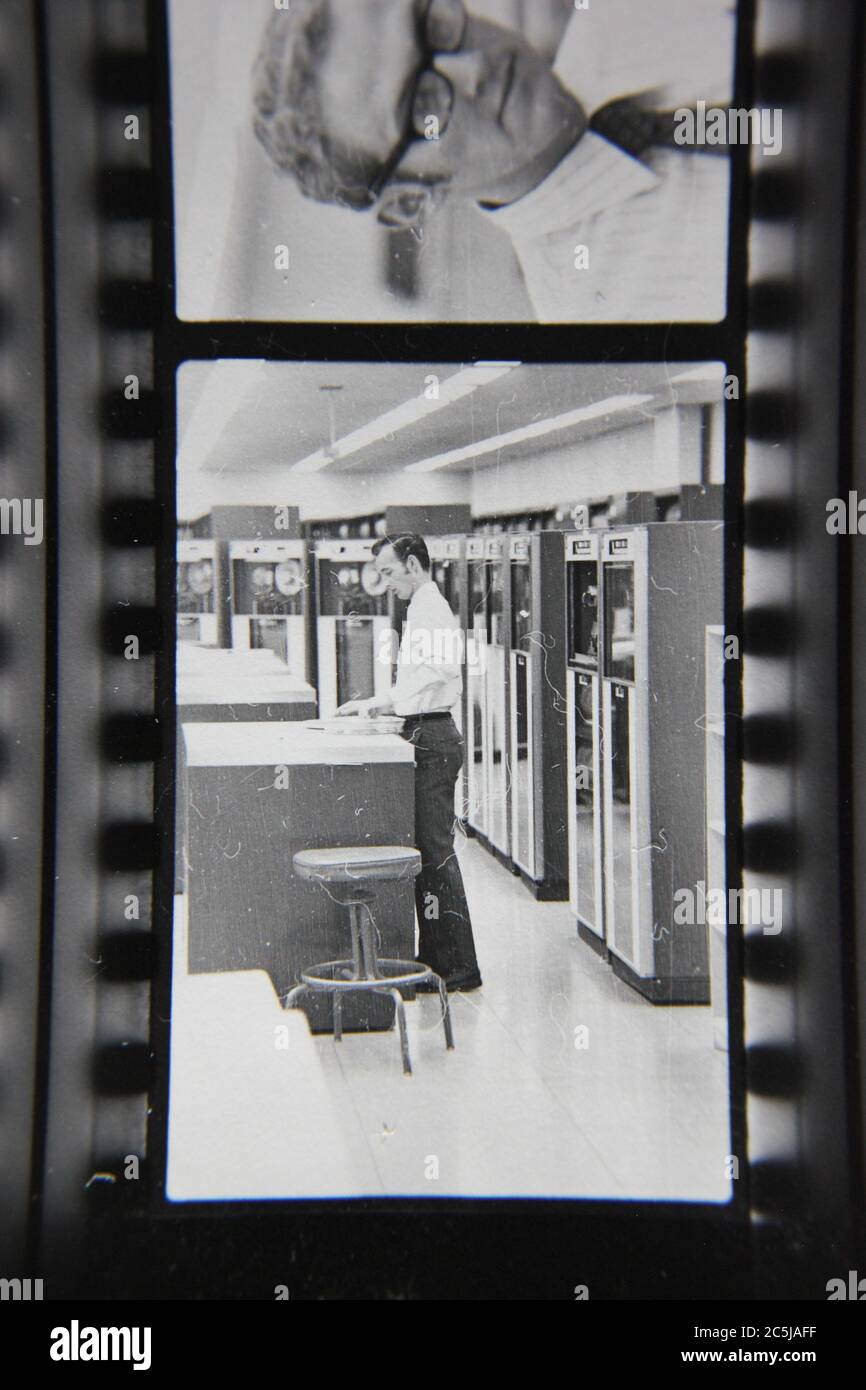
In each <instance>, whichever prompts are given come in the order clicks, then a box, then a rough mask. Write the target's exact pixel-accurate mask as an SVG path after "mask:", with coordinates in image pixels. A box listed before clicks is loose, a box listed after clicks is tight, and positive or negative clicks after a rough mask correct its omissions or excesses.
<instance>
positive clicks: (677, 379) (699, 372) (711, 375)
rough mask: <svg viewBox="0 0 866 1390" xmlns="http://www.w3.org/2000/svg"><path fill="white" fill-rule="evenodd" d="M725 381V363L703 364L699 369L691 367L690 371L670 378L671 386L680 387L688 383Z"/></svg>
mask: <svg viewBox="0 0 866 1390" xmlns="http://www.w3.org/2000/svg"><path fill="white" fill-rule="evenodd" d="M724 379H725V364H724V362H701V363H700V365H699V366H697V367H689V369H688V371H685V372H678V373H677V375H676V376H672V377H670V384H671V386H679V385H682V384H684V383H685V382H687V381H724Z"/></svg>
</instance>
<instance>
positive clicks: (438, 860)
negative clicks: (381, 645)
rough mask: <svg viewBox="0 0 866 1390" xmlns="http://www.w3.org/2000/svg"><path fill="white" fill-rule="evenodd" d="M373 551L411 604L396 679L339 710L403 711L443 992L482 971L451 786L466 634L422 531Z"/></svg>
mask: <svg viewBox="0 0 866 1390" xmlns="http://www.w3.org/2000/svg"><path fill="white" fill-rule="evenodd" d="M373 554H374V556H375V563H376V568H377V570H378V571H379V573H380V575H381V576H382V578H383V579H385V580H386V581H387V583H388V587H389V588H390V590H391V592H392V593H394V594H396V595H397V597H398V598H400V599H402V600H403V601H404V602H405V601H406V600H407V599H408V600H409V609H408V612H407V615H406V623H405V626H404V629H403V637H402V640H401V643H400V654H399V657H398V661H397V677H396V680H395V682H394V685H393V686H392V688H391V690H390V691H389V693H388V694H387V695H375V696H373V697H372V698H371V699H368V700H349V701H348V702H347V703H346V704H344V705H341V706H340V708H339V710H338V711H337V713H338V714H360V715H362V716H369V715H373V714H396V715H399V716H402V717H403V721H404V723H403V737H404V738H405V739H406V740H407V741H408V742H409V743H411V744H412V746H413V748H414V749H415V843H416V845H417V847H418V849H419V850H420V852H421V872H420V874H419V875H418V877H417V878H416V879H415V908H416V912H417V915H418V956H419V959H420V960H422V961H424V962H425V964H427V965H429V966H430V968H431V969H432V970H434V971H435V972H436V974H437V975H441V976H442V978H443V979H444V981H445V984H446V986H447V988H448V991H449V993H452V992H454V991H455V990H460V991H468V990H472V989H478V988H479V986H480V985H481V974H480V971H479V969H478V960H477V958H476V955H475V941H474V939H473V936H472V923H471V922H470V920H469V908H468V905H467V903H466V894H465V892H464V888H463V875H462V874H461V872H460V865H459V864H458V862H457V856H456V854H455V853H454V785H455V782H456V781H457V775H458V773H459V771H460V769H461V767H462V766H463V740H462V738H461V736H460V733H459V731H458V729H457V726H456V725H455V723H454V720H453V718H452V715H451V711H452V709H453V708H454V706H455V705H456V703H457V701H458V700H459V699H460V694H461V691H462V689H463V675H462V661H461V654H462V652H461V648H462V643H463V634H462V632H461V631H460V624H459V623H458V621H457V619H456V618H455V616H454V614H453V613H452V612H451V609H450V608H449V607H448V604H447V603H446V601H445V599H444V598H443V597H442V594H441V593H440V592H439V590H438V588H437V587H436V585H435V584H434V582H433V580H432V579H431V577H430V556H429V554H428V551H427V546H426V543H425V541H424V537H423V536H398V537H396V538H395V539H393V540H391V539H388V538H383V539H381V540H379V541H377V542H376V544H375V546H374V547H373Z"/></svg>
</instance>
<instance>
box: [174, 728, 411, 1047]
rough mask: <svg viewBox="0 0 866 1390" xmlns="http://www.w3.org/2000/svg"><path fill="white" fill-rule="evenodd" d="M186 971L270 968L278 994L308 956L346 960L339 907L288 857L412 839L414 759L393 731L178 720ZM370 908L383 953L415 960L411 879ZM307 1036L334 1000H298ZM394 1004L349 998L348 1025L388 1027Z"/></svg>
mask: <svg viewBox="0 0 866 1390" xmlns="http://www.w3.org/2000/svg"><path fill="white" fill-rule="evenodd" d="M183 736H184V745H185V751H184V765H185V776H186V781H187V797H186V804H187V827H186V843H187V887H188V900H189V969H190V973H192V974H197V973H202V972H206V971H224V970H253V969H262V970H265V971H267V973H268V975H269V976H270V979H271V981H272V983H273V986H274V989H275V990H276V992H277V994H278V995H280V996H283V995H285V994H286V993H287V991H288V990H289V989H290V988H291V986H292V985H293V984H295V983H296V981H297V978H298V975H299V973H300V971H301V970H302V969H303V968H304V967H305V966H308V965H312V964H314V963H315V962H317V961H324V960H332V959H336V958H338V957H345V956H348V955H350V954H351V951H350V936H349V924H348V914H347V912H346V909H345V908H343V907H340V906H339V904H337V903H336V902H334V901H333V900H332V899H331V898H330V897H329V896H328V894H327V893H326V892H325V890H324V889H323V888H322V887H321V886H320V885H318V884H315V883H310V882H308V881H307V880H304V879H300V878H297V877H296V876H295V874H294V872H293V869H292V856H293V855H294V854H295V853H296V852H297V851H298V850H301V849H315V848H318V847H322V848H328V847H331V846H335V845H364V844H369V845H380V844H394V845H412V844H413V843H414V835H415V824H414V776H415V772H414V753H413V750H412V748H411V746H410V745H409V744H408V743H406V742H405V740H403V739H402V738H400V737H399V736H398V735H395V734H329V733H325V732H322V731H318V730H311V729H306V728H303V727H302V726H300V725H297V724H279V723H258V724H254V723H252V724H235V723H232V724H214V723H209V724H207V723H198V724H188V725H186V726H185V727H184V730H183ZM380 887H381V892H380V894H379V897H378V899H377V903H376V904H375V906H374V916H375V919H376V926H377V928H378V931H379V938H380V941H379V950H380V953H381V954H382V955H383V956H400V957H403V958H408V959H411V958H412V957H413V956H414V954H415V950H414V940H415V918H414V894H413V888H412V884H411V883H409V882H407V883H400V884H382V885H380ZM303 1007H304V1009H305V1010H306V1012H307V1017H308V1018H309V1020H310V1024H311V1027H312V1028H313V1029H314V1030H315V1031H323V1030H329V1029H330V1028H331V1027H332V1014H331V1004H330V1000H329V999H327V998H325V997H322V996H319V997H318V998H316V999H312V998H310V999H308V1000H306V1001H305V1002H304V1004H303ZM393 1014H394V1006H393V1004H392V1003H391V1002H390V1001H389V1000H385V999H382V998H381V997H376V996H373V995H369V994H366V995H360V994H359V995H349V996H347V997H346V999H345V1001H344V1004H343V1018H344V1027H345V1028H346V1029H347V1030H351V1029H370V1028H388V1027H390V1026H391V1023H392V1021H393Z"/></svg>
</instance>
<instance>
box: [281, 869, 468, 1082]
mask: <svg viewBox="0 0 866 1390" xmlns="http://www.w3.org/2000/svg"><path fill="white" fill-rule="evenodd" d="M292 863H293V864H294V867H295V873H296V874H298V876H299V877H300V878H306V879H314V880H315V881H316V882H317V883H320V884H322V886H323V887H324V889H325V892H326V893H327V894H328V896H329V897H330V898H332V899H333V900H334V902H338V903H339V904H340V906H341V907H347V908H348V909H349V926H350V928H351V932H352V958H351V960H327V961H322V962H320V963H319V964H317V965H310V966H308V967H307V969H306V970H302V971H301V981H300V984H297V985H295V987H294V988H293V989H290V990H289V992H288V994H287V995H286V998H285V1004H284V1007H285V1008H287V1009H291V1008H293V1007H294V1005H295V1004H296V1003H297V1000H298V999H299V998H300V997H301V995H303V994H305V993H307V992H308V991H309V992H310V993H330V994H332V995H333V1006H334V1041H335V1042H341V1041H342V1037H343V1030H342V1004H343V995H344V994H346V993H348V992H349V991H350V990H369V991H371V992H372V993H374V994H390V996H391V998H392V999H393V1000H394V1006H395V1012H396V1020H397V1024H398V1026H399V1029H400V1050H401V1052H402V1055H403V1071H404V1072H405V1073H406V1074H407V1075H411V1072H412V1063H411V1062H410V1060H409V1040H408V1036H407V1033H406V1012H405V1009H404V1006H403V999H402V996H401V994H400V989H399V986H400V985H403V986H406V985H418V984H420V983H421V982H422V980H435V981H436V983H437V985H438V988H439V998H440V999H441V1001H442V1025H443V1027H444V1029H445V1045H446V1047H448V1048H453V1046H454V1038H453V1035H452V1032H451V1013H450V1010H449V1007H448V991H447V990H446V988H445V981H444V980H443V979H442V978H441V977H440V976H439V975H437V974H436V972H435V971H434V970H431V969H430V967H429V966H427V965H424V964H423V962H420V961H416V960H388V959H381V960H380V958H379V956H378V955H377V954H376V941H375V924H374V922H373V914H372V912H371V910H370V904H371V902H374V901H375V898H376V892H375V889H374V888H372V887H371V886H370V885H371V884H374V883H395V882H398V881H399V880H401V879H407V878H414V877H415V876H416V874H418V873H420V871H421V855H420V853H419V852H418V850H417V849H407V848H405V847H404V846H402V845H372V846H364V845H362V846H357V847H352V848H344V847H340V848H338V849H304V850H301V851H299V853H298V854H296V855H295V856H294V857H293V860H292ZM335 890H336V891H335Z"/></svg>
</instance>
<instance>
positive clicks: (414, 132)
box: [370, 0, 467, 201]
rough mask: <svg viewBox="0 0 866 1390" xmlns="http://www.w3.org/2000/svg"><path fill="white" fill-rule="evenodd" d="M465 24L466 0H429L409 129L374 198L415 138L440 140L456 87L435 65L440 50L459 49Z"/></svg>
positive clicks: (373, 189) (373, 187)
mask: <svg viewBox="0 0 866 1390" xmlns="http://www.w3.org/2000/svg"><path fill="white" fill-rule="evenodd" d="M466 25H467V15H466V7H465V6H464V4H463V0H428V4H427V7H426V9H425V11H424V14H423V18H422V19H421V24H420V37H421V42H422V45H423V50H424V51H423V57H422V61H421V68H420V72H419V75H418V78H417V80H416V83H415V90H414V92H413V94H412V103H411V106H410V110H409V120H408V129H407V130H406V132H405V134H404V135H403V137H402V138H401V140H400V142H399V144H398V145H397V148H396V150H395V151H394V153H393V154H392V155H391V156H390V158H389V159H388V161H387V163H386V164H385V167H384V169H383V170H382V172H381V173H380V174H379V177H378V178H377V179H376V181H375V183H374V184H372V185H371V186H370V196H371V201H375V199H376V198H378V196H379V194H380V193H381V192H382V190H383V189H384V188H385V187H386V185H387V184H388V182H389V180H390V179H391V177H392V176H393V174H394V171H395V170H396V169H397V168H398V167H399V165H400V164H401V162H402V161H403V159H404V158H405V155H406V151H407V150H408V149H409V146H410V145H412V144H413V143H414V141H415V140H417V139H418V138H419V137H422V138H424V139H427V140H430V139H438V138H439V136H440V135H444V133H445V131H446V129H447V128H448V122H449V120H450V118H451V112H452V109H453V107H454V88H453V87H452V86H451V83H450V82H449V81H448V78H447V77H445V76H443V74H442V73H441V72H437V71H436V69H435V68H434V67H433V65H432V64H433V60H434V59H435V57H436V54H437V53H456V52H457V50H458V49H459V48H460V45H461V44H462V42H463V39H464V36H465V34H466Z"/></svg>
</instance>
